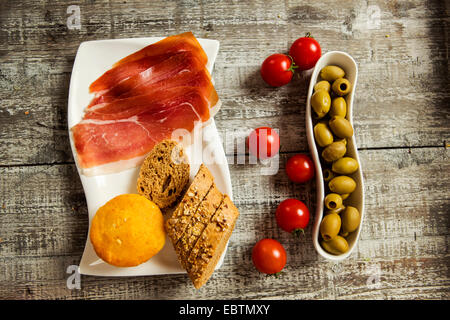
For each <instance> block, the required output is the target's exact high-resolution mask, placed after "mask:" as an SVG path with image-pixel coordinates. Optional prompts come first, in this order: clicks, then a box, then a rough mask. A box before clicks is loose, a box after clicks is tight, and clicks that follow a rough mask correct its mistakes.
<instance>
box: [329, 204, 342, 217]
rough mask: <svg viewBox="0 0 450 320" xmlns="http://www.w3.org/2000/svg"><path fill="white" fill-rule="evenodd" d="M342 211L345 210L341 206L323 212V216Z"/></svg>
mask: <svg viewBox="0 0 450 320" xmlns="http://www.w3.org/2000/svg"><path fill="white" fill-rule="evenodd" d="M344 209H345V206H344V205H341V206H340V207H338V208H336V209H332V210H327V211H325V215H328V214H332V213H336V214H340V213H341V212H342V211H343V210H344Z"/></svg>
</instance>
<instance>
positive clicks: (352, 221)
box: [341, 206, 361, 233]
mask: <svg viewBox="0 0 450 320" xmlns="http://www.w3.org/2000/svg"><path fill="white" fill-rule="evenodd" d="M341 219H342V231H343V232H348V233H350V232H353V231H355V230H356V229H358V227H359V223H360V221H361V215H360V214H359V211H358V209H356V208H355V207H351V206H348V207H347V208H345V210H344V211H343V212H342V213H341Z"/></svg>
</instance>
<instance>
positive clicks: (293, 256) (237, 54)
mask: <svg viewBox="0 0 450 320" xmlns="http://www.w3.org/2000/svg"><path fill="white" fill-rule="evenodd" d="M68 5H69V4H68V3H67V2H64V1H52V2H45V1H1V2H0V97H1V98H2V99H1V102H0V127H1V128H2V129H1V130H0V141H1V142H0V297H2V298H15V299H38V298H69V299H75V298H92V299H100V298H110V299H176V298H178V299H186V298H193V299H195V298H197V299H208V298H211V297H216V298H221V299H226V298H236V297H240V298H247V299H269V298H271V299H301V298H311V299H312V298H319V299H366V298H370V299H430V298H431V299H449V298H450V289H449V288H450V280H449V270H448V266H449V262H450V261H449V260H450V257H449V253H448V247H449V233H448V230H449V221H448V213H449V210H448V206H449V205H450V199H449V197H448V189H449V184H448V181H449V176H448V175H449V173H448V172H449V169H450V167H449V166H450V165H449V161H448V149H445V148H443V144H444V142H445V141H447V142H448V141H449V139H450V130H449V129H450V122H449V118H450V109H449V108H448V107H447V106H448V102H447V101H448V99H449V98H450V90H449V81H448V71H449V65H448V47H449V36H448V9H449V7H448V3H442V2H441V1H427V2H423V1H419V0H414V1H388V0H377V1H373V2H361V1H344V2H340V3H339V5H338V6H337V5H336V2H335V1H333V0H324V1H321V2H317V1H312V0H309V1H302V2H299V1H285V2H279V1H261V0H259V1H152V3H151V4H148V3H146V2H141V1H134V0H133V1H128V0H127V1H106V0H101V1H87V2H82V3H80V4H79V6H80V9H81V25H82V27H81V30H68V28H67V26H66V19H67V17H68V15H67V12H66V9H67V6H68ZM186 30H192V31H193V32H194V33H195V34H196V36H198V37H207V38H214V39H218V40H220V41H221V49H220V52H219V56H218V58H217V60H216V65H215V70H214V78H215V83H216V87H217V90H218V92H219V94H220V96H221V98H222V100H223V108H222V110H221V111H220V113H219V114H218V115H217V116H216V123H217V125H218V128H219V131H220V133H221V135H222V136H223V137H224V139H225V137H226V136H227V135H226V133H227V132H230V131H233V130H234V129H233V128H241V132H240V133H236V134H241V135H243V133H242V132H245V131H247V130H250V129H252V128H254V127H257V126H261V125H269V126H272V127H274V128H278V129H279V130H280V134H281V139H282V147H281V151H282V155H281V163H280V171H279V172H278V174H277V175H274V176H262V175H261V174H260V171H259V169H260V166H259V165H249V164H246V165H237V164H231V165H230V170H231V176H232V181H233V193H234V197H235V201H236V204H237V205H238V207H239V208H240V210H241V211H242V215H241V217H240V218H239V222H238V225H237V227H236V230H235V232H234V233H233V236H232V238H231V241H230V246H229V251H228V253H227V257H226V259H225V263H224V266H223V267H222V269H221V270H219V271H218V272H216V273H215V274H214V276H213V278H212V279H211V280H210V282H209V283H208V284H207V286H205V287H204V288H203V289H202V290H200V291H196V290H195V289H194V288H193V287H192V285H191V284H190V282H189V280H188V278H187V277H186V276H185V275H175V276H173V275H171V276H157V277H136V278H100V277H84V276H83V277H82V289H81V290H69V289H67V287H66V279H67V277H68V274H67V273H66V270H67V267H68V266H69V265H72V264H77V263H78V262H79V259H80V257H81V254H82V251H83V247H84V243H85V240H86V233H87V227H88V226H87V223H88V222H87V221H88V220H87V209H86V203H85V199H84V194H83V190H82V188H81V185H80V182H79V178H78V176H77V172H76V170H75V167H74V165H73V159H72V155H71V151H70V147H69V144H68V133H67V122H66V117H67V111H66V105H67V94H68V84H69V80H70V73H71V70H72V65H73V60H74V56H75V53H76V49H77V47H78V45H79V43H80V42H81V41H86V40H96V39H108V38H125V37H144V36H161V35H164V34H175V33H179V32H183V31H186ZM307 31H309V32H312V34H313V35H314V36H315V37H316V38H317V39H318V40H319V41H320V43H321V44H322V49H323V52H326V51H330V50H343V51H347V52H349V53H350V54H351V55H353V56H354V57H355V59H356V60H357V61H358V64H359V68H360V70H359V71H360V73H359V81H358V86H357V91H356V100H355V108H356V109H355V127H356V128H355V129H356V133H357V142H358V146H359V147H360V148H361V149H362V151H361V157H362V166H363V171H364V177H365V182H366V184H365V185H366V209H367V212H366V218H365V221H364V226H363V230H362V233H361V239H360V243H359V245H358V248H357V250H355V252H354V253H353V255H352V256H351V257H350V259H348V260H347V261H344V262H342V263H340V264H333V263H330V262H327V261H325V260H323V259H321V258H319V257H318V256H317V254H316V253H315V251H314V249H313V246H312V243H311V227H309V228H308V229H307V231H306V237H305V238H301V239H294V238H292V237H291V236H290V235H288V234H286V233H284V232H282V231H281V230H279V228H278V227H277V226H276V223H275V220H274V218H273V214H274V212H275V209H276V207H277V205H278V203H279V202H280V201H282V200H284V199H285V198H287V197H296V198H299V199H302V200H304V201H305V202H306V203H307V205H308V206H309V207H310V208H311V210H312V211H313V205H314V199H315V196H314V185H313V184H312V183H310V184H306V185H294V184H292V183H290V182H289V181H288V180H287V177H286V175H285V174H284V171H283V170H284V163H285V161H286V159H287V157H288V156H289V155H291V154H293V153H295V152H298V151H305V150H307V145H306V139H305V130H304V105H305V100H306V97H305V93H306V87H307V77H306V76H305V77H303V78H301V79H296V80H295V81H294V82H293V83H292V84H290V85H288V86H286V87H283V88H279V89H271V88H268V87H267V86H266V85H265V84H264V83H263V81H262V80H261V78H260V76H259V66H260V64H261V62H262V61H263V59H264V58H265V57H266V56H267V55H269V54H271V53H273V52H286V51H287V50H288V48H289V45H290V44H291V43H292V42H293V41H294V40H295V39H296V38H298V37H299V36H302V35H303V34H304V33H305V32H307ZM25 112H27V113H28V114H25ZM232 143H233V142H232V140H231V139H225V141H224V145H225V147H226V149H227V151H228V152H227V153H228V155H229V158H230V159H231V158H232V155H233V153H235V150H233V148H230V146H231V144H232ZM408 147H411V148H412V149H408ZM386 148H387V149H386ZM394 148H399V149H394ZM51 164H56V165H51ZM268 236H269V237H274V238H276V239H278V240H280V242H282V243H283V245H285V247H286V249H287V251H288V257H289V258H288V265H287V267H286V269H285V272H284V275H283V277H282V278H280V279H275V278H266V277H264V276H263V275H260V274H258V273H257V272H256V271H255V270H254V268H253V266H252V262H251V248H252V246H253V244H254V243H255V242H256V241H257V240H259V239H261V238H263V237H268ZM374 279H375V280H377V279H379V282H373V281H371V280H374Z"/></svg>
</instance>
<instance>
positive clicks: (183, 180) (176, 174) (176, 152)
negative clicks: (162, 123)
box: [137, 140, 190, 209]
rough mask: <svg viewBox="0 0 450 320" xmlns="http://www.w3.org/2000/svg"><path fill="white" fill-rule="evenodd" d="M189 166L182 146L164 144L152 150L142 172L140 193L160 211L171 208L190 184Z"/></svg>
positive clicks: (171, 143)
mask: <svg viewBox="0 0 450 320" xmlns="http://www.w3.org/2000/svg"><path fill="white" fill-rule="evenodd" d="M189 172H190V166H189V162H188V159H187V157H186V154H185V152H184V150H183V147H182V145H181V144H179V143H177V142H176V141H173V140H164V141H162V142H160V143H158V144H157V145H156V146H155V147H153V149H152V151H151V152H150V153H149V154H148V156H147V157H146V158H145V160H144V163H143V164H142V166H141V169H140V171H139V178H138V180H137V190H138V193H139V194H140V195H143V196H144V197H146V198H147V199H149V200H151V201H153V202H154V203H156V205H157V206H158V207H160V208H161V209H163V208H167V207H170V206H171V205H172V204H173V203H175V201H176V200H177V199H178V198H179V197H180V195H181V193H182V192H183V190H184V189H185V187H186V185H187V183H188V182H189Z"/></svg>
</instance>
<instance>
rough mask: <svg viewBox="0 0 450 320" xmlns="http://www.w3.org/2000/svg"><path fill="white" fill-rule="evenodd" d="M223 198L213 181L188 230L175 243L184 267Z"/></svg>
mask: <svg viewBox="0 0 450 320" xmlns="http://www.w3.org/2000/svg"><path fill="white" fill-rule="evenodd" d="M222 199H223V195H222V193H221V192H220V191H219V189H217V186H216V185H215V183H213V184H212V186H211V188H210V189H209V191H208V194H207V195H206V197H205V198H204V199H203V201H202V202H201V203H200V205H199V207H198V208H197V211H196V213H195V214H194V217H192V219H191V221H190V223H189V225H188V227H187V228H186V231H185V232H184V234H183V235H182V236H181V238H180V239H179V240H178V242H177V243H176V245H175V251H176V252H177V255H178V259H179V261H180V263H181V265H183V267H185V268H186V261H187V259H188V257H189V254H190V253H191V250H192V248H193V247H194V245H195V243H196V242H197V240H198V239H199V237H200V235H201V234H202V232H203V230H205V228H206V226H207V225H208V224H209V223H210V222H211V218H212V217H213V216H214V214H215V213H216V210H217V209H218V208H219V207H220V204H221V203H222Z"/></svg>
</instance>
